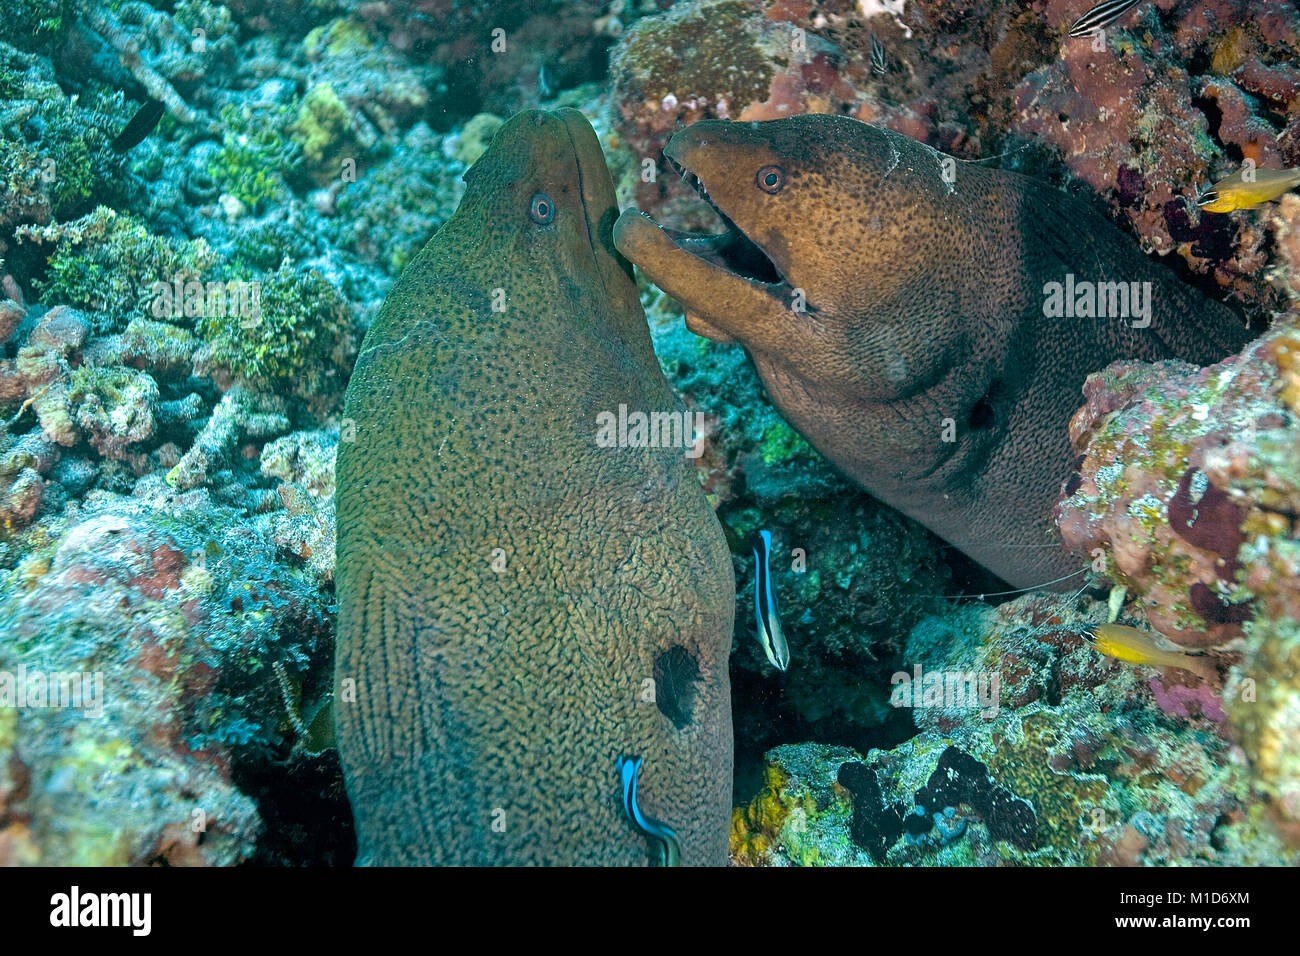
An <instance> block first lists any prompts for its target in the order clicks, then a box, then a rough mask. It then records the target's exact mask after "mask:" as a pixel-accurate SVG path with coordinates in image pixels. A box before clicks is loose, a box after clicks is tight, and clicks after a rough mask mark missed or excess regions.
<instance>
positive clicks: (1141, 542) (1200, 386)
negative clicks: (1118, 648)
mask: <svg viewBox="0 0 1300 956" xmlns="http://www.w3.org/2000/svg"><path fill="white" fill-rule="evenodd" d="M1298 357H1300V334H1297V331H1296V326H1295V324H1294V319H1293V318H1292V319H1283V320H1279V322H1278V323H1277V325H1276V326H1275V328H1274V329H1273V330H1272V331H1270V332H1268V333H1266V334H1265V335H1264V336H1262V337H1261V338H1259V339H1258V340H1256V341H1255V342H1253V343H1252V344H1251V345H1249V346H1247V347H1246V349H1245V350H1244V351H1243V352H1242V353H1241V354H1240V355H1235V356H1231V357H1229V358H1227V359H1225V360H1224V361H1222V362H1220V363H1218V364H1216V365H1211V366H1208V367H1207V368H1203V369H1202V368H1197V367H1195V366H1190V365H1186V364H1184V363H1180V362H1163V363H1158V364H1155V365H1145V364H1142V363H1139V362H1118V363H1115V364H1114V365H1111V366H1110V367H1109V368H1107V369H1104V370H1103V371H1101V372H1097V373H1095V374H1093V375H1091V376H1089V378H1088V381H1087V384H1086V385H1085V386H1084V396H1085V399H1086V404H1085V405H1084V406H1083V408H1081V409H1080V410H1079V411H1078V412H1077V413H1076V414H1075V416H1074V418H1073V419H1072V421H1071V422H1070V436H1071V440H1072V442H1073V444H1074V447H1075V450H1076V451H1077V452H1079V453H1080V459H1079V460H1078V462H1077V463H1076V469H1075V475H1074V477H1072V478H1071V479H1070V480H1069V481H1068V483H1067V484H1066V487H1065V494H1064V496H1063V497H1062V500H1061V502H1060V504H1059V505H1058V509H1057V523H1058V525H1059V527H1060V529H1061V535H1062V538H1063V540H1064V541H1065V543H1066V545H1067V546H1068V547H1070V548H1072V549H1074V550H1075V551H1076V552H1077V553H1079V554H1080V555H1084V556H1090V557H1092V558H1094V559H1095V564H1096V567H1097V570H1100V571H1104V573H1105V574H1107V575H1108V576H1109V577H1111V578H1112V579H1113V580H1114V581H1116V582H1117V583H1119V584H1122V585H1125V586H1126V587H1128V588H1130V589H1131V590H1132V591H1133V592H1134V593H1136V594H1138V595H1140V596H1141V603H1142V605H1143V607H1144V609H1145V611H1146V614H1147V617H1148V618H1149V619H1150V621H1151V624H1152V626H1153V627H1155V628H1156V630H1158V631H1160V632H1161V633H1162V634H1164V635H1166V636H1167V637H1169V638H1170V639H1171V640H1173V641H1175V642H1176V643H1179V644H1183V645H1186V646H1214V645H1219V644H1224V643H1226V642H1227V641H1229V640H1231V639H1232V638H1234V637H1237V636H1239V635H1240V634H1241V625H1242V623H1243V622H1244V621H1247V620H1249V619H1250V618H1251V617H1252V616H1253V617H1263V618H1271V619H1291V620H1296V619H1300V546H1297V544H1296V542H1295V539H1294V537H1293V531H1292V521H1293V518H1292V516H1293V515H1295V514H1297V513H1300V453H1298V452H1297V448H1296V443H1295V431H1296V428H1297V427H1300V379H1298V378H1297V369H1298V368H1300V361H1298Z"/></svg>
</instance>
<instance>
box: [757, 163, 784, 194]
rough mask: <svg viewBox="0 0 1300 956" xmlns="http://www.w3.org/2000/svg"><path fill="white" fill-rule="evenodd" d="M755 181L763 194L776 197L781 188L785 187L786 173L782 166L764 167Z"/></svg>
mask: <svg viewBox="0 0 1300 956" xmlns="http://www.w3.org/2000/svg"><path fill="white" fill-rule="evenodd" d="M754 181H755V182H756V183H758V188H759V189H761V190H763V192H765V193H771V194H772V195H773V196H775V195H776V194H777V193H779V192H780V191H781V187H782V186H784V185H785V172H784V170H782V169H781V167H780V166H764V167H763V168H762V169H760V170H759V171H758V175H757V176H755V177H754Z"/></svg>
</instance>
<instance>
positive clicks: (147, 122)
mask: <svg viewBox="0 0 1300 956" xmlns="http://www.w3.org/2000/svg"><path fill="white" fill-rule="evenodd" d="M165 112H167V107H166V106H164V105H163V104H162V103H160V102H159V101H158V100H146V101H145V104H144V106H142V107H140V108H139V109H138V110H136V111H135V115H134V116H132V117H131V122H129V123H127V124H126V128H125V129H123V130H122V132H121V133H120V134H119V135H118V137H117V139H115V140H113V142H112V143H110V144H109V145H110V146H112V147H113V151H114V152H116V153H125V152H126V151H127V150H129V149H132V148H133V147H136V146H139V145H140V143H141V142H142V141H143V140H144V138H145V137H146V136H148V135H149V134H150V133H152V132H153V128H154V127H155V126H157V125H158V121H159V120H160V119H162V116H163V113H165Z"/></svg>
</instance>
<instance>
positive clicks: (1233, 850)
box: [732, 596, 1294, 866]
mask: <svg viewBox="0 0 1300 956" xmlns="http://www.w3.org/2000/svg"><path fill="white" fill-rule="evenodd" d="M1104 615H1105V608H1104V605H1102V604H1099V603H1096V602H1092V601H1091V600H1089V599H1087V598H1082V599H1081V598H1077V597H1069V598H1059V597H1035V596H1031V597H1025V598H1021V599H1018V600H1016V601H1013V602H1010V603H1008V604H1004V605H1002V606H1001V607H999V608H989V607H983V606H979V605H974V606H966V607H964V608H962V609H960V613H959V614H958V613H950V614H947V615H944V616H936V617H931V618H928V619H926V620H924V621H922V622H921V623H920V624H918V625H917V627H916V628H914V629H913V632H912V636H911V639H910V641H909V643H908V646H907V648H906V650H905V652H904V654H903V655H902V662H903V664H904V667H903V668H902V669H900V678H901V677H906V678H908V679H911V678H912V677H913V674H914V672H913V671H912V669H911V668H912V667H913V666H916V667H920V668H922V670H923V672H925V673H928V674H930V675H938V683H937V685H933V687H934V693H933V697H931V687H932V685H931V684H930V682H929V681H925V680H923V681H922V684H917V685H912V686H911V687H910V691H911V697H910V700H909V703H908V706H909V707H910V709H911V713H912V715H913V717H914V719H915V721H916V724H917V728H918V731H919V733H918V734H917V735H916V736H915V737H913V738H911V739H909V740H907V741H905V742H903V743H901V744H898V745H896V746H893V747H890V748H889V749H872V750H869V751H868V752H866V753H865V754H862V753H859V752H856V751H854V750H851V749H849V748H845V747H831V746H827V745H823V744H798V745H788V746H783V747H778V748H776V749H774V750H772V751H771V752H770V753H769V754H768V755H767V758H766V760H767V765H766V770H765V776H764V780H763V784H762V786H761V788H760V789H759V791H758V793H757V794H756V795H755V796H754V797H753V799H752V800H751V801H750V802H749V804H748V805H747V806H745V807H742V808H739V809H738V810H737V811H736V814H735V817H734V818H733V828H732V856H733V860H734V861H735V862H737V863H740V864H742V865H791V864H820V865H881V864H884V865H907V864H912V865H921V864H924V865H966V866H970V865H984V866H987V865H1005V864H1007V863H1013V864H1018V865H1133V864H1148V865H1169V864H1189V863H1201V864H1205V863H1214V864H1220V865H1231V864H1236V865H1252V864H1257V863H1259V862H1263V861H1265V860H1276V859H1284V860H1292V862H1294V853H1293V852H1291V851H1288V850H1286V849H1285V848H1284V847H1283V846H1282V845H1281V844H1280V843H1279V841H1278V837H1277V835H1276V832H1275V831H1274V828H1273V826H1272V825H1271V822H1270V819H1269V817H1268V815H1267V814H1266V813H1265V812H1264V811H1263V809H1262V807H1261V806H1260V805H1259V804H1258V802H1257V801H1256V800H1255V798H1254V790H1253V786H1254V784H1253V780H1252V776H1251V775H1250V774H1249V773H1248V772H1247V770H1246V768H1244V767H1242V766H1241V765H1240V763H1239V762H1238V761H1235V760H1234V759H1232V756H1231V749H1232V743H1231V741H1230V740H1228V739H1225V737H1224V736H1223V732H1222V725H1221V724H1220V723H1219V722H1217V721H1216V720H1214V719H1213V716H1203V715H1189V713H1187V712H1183V713H1181V714H1178V713H1166V712H1165V710H1163V709H1162V707H1161V704H1160V701H1159V696H1160V695H1159V694H1158V693H1157V692H1156V691H1155V689H1154V688H1153V687H1152V686H1151V684H1149V683H1148V682H1147V681H1146V680H1145V679H1144V678H1143V676H1142V674H1141V673H1140V672H1139V670H1138V669H1137V668H1135V667H1134V666H1133V665H1129V664H1122V663H1120V662H1118V661H1114V660H1111V659H1109V658H1104V657H1102V656H1100V655H1099V654H1097V653H1096V652H1095V651H1094V650H1093V649H1092V648H1090V647H1089V646H1088V645H1087V644H1086V643H1085V642H1084V641H1083V640H1081V639H1080V635H1081V634H1082V633H1083V632H1084V631H1085V630H1086V629H1087V627H1088V626H1089V621H1095V620H1097V619H1099V618H1104ZM966 674H987V675H997V676H998V677H999V682H1000V686H999V688H998V690H999V691H1000V693H998V692H995V693H993V694H991V695H989V696H988V697H983V696H981V697H979V698H978V699H977V698H976V697H975V696H974V695H971V696H966V697H963V696H962V693H963V692H962V691H961V690H960V688H961V687H962V686H963V685H961V684H957V685H956V686H957V688H958V690H957V691H956V693H954V685H953V683H952V682H951V680H950V679H949V678H950V676H951V675H966ZM1175 675H1176V672H1174V671H1170V672H1169V673H1168V674H1167V675H1165V678H1164V679H1165V680H1174V679H1175ZM901 683H903V682H902V681H901V680H900V679H895V680H894V685H895V690H896V691H897V689H898V687H899V686H900V684H901ZM1152 683H1154V682H1152ZM922 686H924V688H925V690H924V692H923V691H922ZM966 686H970V685H966ZM980 693H981V694H982V691H981V692H980ZM900 699H908V695H903V696H902V698H900ZM990 704H991V705H990ZM1219 716H1220V717H1221V715H1219Z"/></svg>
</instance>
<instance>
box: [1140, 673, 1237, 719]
mask: <svg viewBox="0 0 1300 956" xmlns="http://www.w3.org/2000/svg"><path fill="white" fill-rule="evenodd" d="M1151 693H1152V694H1153V695H1155V699H1156V703H1157V704H1159V705H1160V709H1161V710H1163V711H1164V712H1165V713H1166V714H1169V715H1170V716H1171V717H1195V716H1197V715H1198V714H1199V715H1201V716H1204V717H1205V718H1206V719H1207V720H1212V721H1214V722H1215V723H1221V722H1223V721H1224V720H1226V719H1227V715H1226V714H1225V713H1224V712H1223V703H1222V702H1221V701H1220V700H1219V698H1218V696H1217V695H1216V694H1215V693H1214V691H1213V690H1212V689H1211V688H1210V687H1208V686H1206V685H1205V684H1199V685H1197V686H1196V687H1185V686H1183V685H1181V684H1171V685H1170V686H1169V687H1165V685H1164V683H1163V682H1162V681H1161V680H1160V678H1159V677H1153V678H1151Z"/></svg>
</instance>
